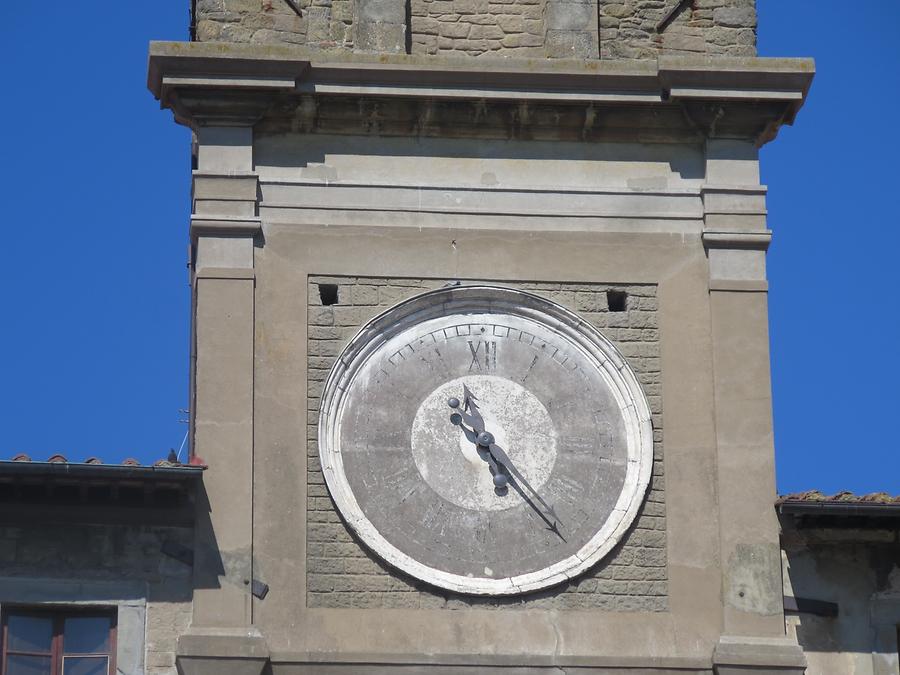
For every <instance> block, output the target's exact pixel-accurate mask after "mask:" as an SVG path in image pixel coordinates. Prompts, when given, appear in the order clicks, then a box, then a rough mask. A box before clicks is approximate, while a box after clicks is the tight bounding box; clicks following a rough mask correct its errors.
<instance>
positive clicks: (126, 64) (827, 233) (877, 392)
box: [0, 0, 900, 493]
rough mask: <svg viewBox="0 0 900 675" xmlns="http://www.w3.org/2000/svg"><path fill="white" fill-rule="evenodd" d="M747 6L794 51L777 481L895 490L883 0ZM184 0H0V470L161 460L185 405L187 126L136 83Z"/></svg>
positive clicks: (779, 252)
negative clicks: (24, 462)
mask: <svg viewBox="0 0 900 675" xmlns="http://www.w3.org/2000/svg"><path fill="white" fill-rule="evenodd" d="M852 4H853V9H852V13H853V14H854V16H857V17H862V19H860V20H858V21H853V22H852V23H850V24H849V25H848V22H847V11H848V10H847V3H842V2H813V0H790V1H786V0H760V3H759V13H760V26H761V29H760V54H761V55H762V56H812V57H814V58H815V59H816V61H817V68H818V75H817V76H816V81H815V83H814V84H813V88H812V92H811V94H810V98H809V101H808V102H807V105H806V107H805V108H804V110H803V111H802V112H801V113H800V116H799V118H798V120H797V124H796V126H795V127H786V128H784V129H783V130H782V132H781V135H780V136H779V138H778V139H777V140H776V141H775V142H774V143H772V144H770V145H769V146H767V147H766V148H765V149H764V150H763V153H762V159H763V182H764V183H767V184H768V185H769V186H770V198H769V213H770V220H769V225H770V227H771V228H772V229H773V230H774V232H775V236H774V241H773V244H772V248H771V249H770V255H769V277H770V281H771V294H770V308H771V336H772V361H773V383H774V396H775V423H776V453H777V461H778V488H779V490H780V491H782V492H785V491H794V490H801V489H806V488H813V487H818V488H821V489H823V490H825V491H836V490H838V489H851V490H855V491H857V492H868V491H875V490H887V491H889V492H893V493H900V443H898V441H897V437H896V436H895V435H894V433H895V427H894V424H895V423H896V422H897V420H898V417H900V416H898V407H900V405H898V404H900V393H898V388H900V355H898V352H900V298H898V291H900V283H898V278H897V277H898V272H897V270H898V248H900V234H898V231H900V215H898V207H897V194H898V191H900V170H898V160H900V141H898V138H900V131H898V128H897V124H898V117H897V111H898V110H900V94H898V91H900V87H898V75H897V73H898V72H900V40H898V39H897V37H896V31H897V29H898V27H900V2H897V1H896V0H857V1H856V2H854V3H852ZM188 6H189V2H188V0H166V1H164V2H154V3H145V2H141V3H138V2H103V3H98V2H66V3H50V4H47V3H38V2H7V3H3V6H2V9H0V26H2V28H0V31H2V40H0V63H2V64H3V65H2V73H3V84H4V92H3V106H2V109H0V116H2V123H3V124H2V129H3V132H4V133H3V136H4V138H3V150H4V152H3V153H2V156H3V157H4V160H3V162H2V180H0V197H2V205H3V206H2V208H3V232H4V237H3V240H2V251H3V265H2V266H0V275H2V279H0V282H2V286H0V289H2V290H0V311H2V314H0V316H2V317H3V321H4V325H3V330H2V331H0V354H2V359H0V383H2V388H0V391H2V393H0V457H4V458H6V457H10V456H12V455H13V454H14V453H16V452H27V453H29V454H30V455H31V456H32V457H34V458H35V459H46V458H47V457H49V456H50V455H51V454H52V453H54V452H62V453H64V454H66V455H67V456H68V457H69V459H70V460H73V461H81V460H83V459H85V458H86V457H88V456H90V455H98V456H100V457H102V458H103V459H104V460H105V461H111V462H117V461H121V460H122V459H124V458H125V457H128V456H134V457H137V458H138V459H140V460H141V461H145V462H146V461H152V460H154V459H157V458H161V457H164V456H165V454H166V453H167V451H168V449H169V448H170V447H175V448H177V447H178V446H179V444H180V443H181V440H182V437H183V435H184V431H185V427H184V425H182V424H180V423H179V421H178V420H179V418H181V417H182V415H180V414H179V412H178V410H179V408H184V407H186V402H187V368H188V356H187V355H188V315H189V313H188V302H189V289H188V286H187V274H186V270H185V260H186V244H187V242H186V234H187V219H188V210H189V186H190V157H189V133H188V132H187V131H186V130H185V129H183V128H181V127H178V126H176V125H175V124H174V123H173V121H172V116H171V114H170V113H168V112H161V111H160V110H159V109H158V106H157V103H156V102H155V101H154V100H153V98H152V96H151V95H150V94H149V92H148V91H147V89H146V85H145V80H146V77H145V74H146V60H147V58H146V54H147V43H148V41H149V40H151V39H165V40H183V39H186V38H187V23H188Z"/></svg>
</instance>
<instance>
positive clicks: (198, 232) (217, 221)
mask: <svg viewBox="0 0 900 675" xmlns="http://www.w3.org/2000/svg"><path fill="white" fill-rule="evenodd" d="M260 232H262V221H261V220H260V219H259V218H228V217H227V216H197V215H194V216H191V232H190V234H191V240H192V241H193V240H196V238H197V237H199V236H216V235H218V236H229V237H254V236H256V235H257V234H259V233H260Z"/></svg>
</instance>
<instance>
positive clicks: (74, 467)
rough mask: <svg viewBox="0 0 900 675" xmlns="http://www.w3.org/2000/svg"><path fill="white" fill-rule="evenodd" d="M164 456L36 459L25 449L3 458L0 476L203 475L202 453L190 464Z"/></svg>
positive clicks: (173, 477) (175, 476)
mask: <svg viewBox="0 0 900 675" xmlns="http://www.w3.org/2000/svg"><path fill="white" fill-rule="evenodd" d="M173 459H174V453H173V454H172V455H170V458H169V459H161V460H158V461H156V462H154V463H153V464H152V465H148V466H144V465H142V464H141V463H140V462H139V461H137V460H136V459H134V458H133V457H128V458H126V459H124V460H123V461H122V463H121V464H104V463H103V461H102V460H101V459H100V458H99V457H88V458H87V459H85V460H84V461H83V462H70V461H69V460H68V458H66V456H65V455H61V454H54V455H51V456H50V457H49V458H48V459H47V460H46V461H35V460H32V459H31V457H29V456H28V455H26V454H25V453H19V454H17V455H15V456H14V457H13V458H12V459H11V460H0V477H6V476H12V475H31V476H37V475H44V476H62V475H64V476H67V477H71V478H77V477H84V478H101V477H116V478H135V479H148V478H153V477H159V478H162V477H165V478H167V479H174V480H178V478H179V477H188V476H193V477H196V476H200V475H201V474H202V472H203V470H204V469H206V464H205V463H204V462H203V460H202V459H200V458H199V457H196V456H195V457H191V458H190V459H189V461H188V463H187V464H182V463H181V462H179V461H178V460H177V459H174V461H173Z"/></svg>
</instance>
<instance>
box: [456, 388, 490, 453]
mask: <svg viewBox="0 0 900 675" xmlns="http://www.w3.org/2000/svg"><path fill="white" fill-rule="evenodd" d="M477 400H478V399H476V398H475V394H473V393H472V392H471V391H469V388H468V387H467V386H466V385H463V400H462V402H460V400H459V399H458V398H451V399H450V400H449V401H447V404H448V405H449V406H450V407H451V408H453V409H454V410H456V411H457V412H456V414H457V415H459V416H460V421H462V422H465V423H466V424H468V425H469V426H470V427H472V429H473V430H474V431H475V435H476V436H477V435H478V434H483V433H484V418H483V417H482V416H481V411H480V410H478V404H477V403H475V401H477ZM466 436H468V434H466ZM469 440H470V441H472V442H473V443H475V439H474V438H469Z"/></svg>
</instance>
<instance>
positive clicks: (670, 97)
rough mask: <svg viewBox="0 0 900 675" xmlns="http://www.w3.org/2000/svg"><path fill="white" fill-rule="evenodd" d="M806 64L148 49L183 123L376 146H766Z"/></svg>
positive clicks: (801, 92) (785, 116) (188, 46)
mask: <svg viewBox="0 0 900 675" xmlns="http://www.w3.org/2000/svg"><path fill="white" fill-rule="evenodd" d="M814 70H815V68H814V64H813V62H812V61H811V60H809V59H768V58H741V59H737V58H735V59H712V58H707V57H671V56H663V57H660V58H658V59H653V60H645V61H618V62H602V61H589V60H558V61H548V60H546V59H523V60H516V61H511V60H507V59H494V60H491V61H479V62H478V63H477V64H476V63H474V62H473V61H471V60H469V59H460V58H449V57H441V58H435V57H422V56H409V55H404V54H395V55H371V54H351V53H347V52H340V51H334V52H323V51H321V50H311V49H308V48H304V47H293V46H287V45H278V46H272V45H265V46H263V45H235V44H222V43H206V44H200V43H182V42H154V43H151V47H150V65H149V74H148V85H149V88H150V90H151V91H152V92H153V93H154V95H155V96H156V97H157V98H158V99H159V100H160V101H161V103H162V106H163V107H166V108H170V109H172V110H173V112H174V113H175V116H176V119H177V120H178V121H179V122H181V123H183V124H186V125H190V126H193V127H195V128H196V127H200V126H205V125H221V124H226V125H235V124H239V125H257V128H258V129H259V130H260V131H263V132H271V133H279V132H281V131H300V132H307V133H341V134H344V133H346V134H364V135H373V134H374V135H383V136H409V135H412V136H447V137H472V138H475V137H477V138H523V139H536V140H537V139H547V140H586V141H599V140H639V141H642V142H698V141H702V140H704V139H706V138H733V139H743V140H753V141H755V142H756V143H757V144H759V145H762V144H763V143H766V142H768V141H769V140H771V139H772V138H774V137H775V134H776V133H777V131H778V128H779V127H780V126H781V125H782V124H791V123H792V122H793V120H794V117H795V115H796V114H797V111H798V110H799V109H800V107H801V106H802V104H803V101H804V100H805V97H806V93H807V91H808V89H809V86H810V83H811V81H812V78H813V74H814Z"/></svg>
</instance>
